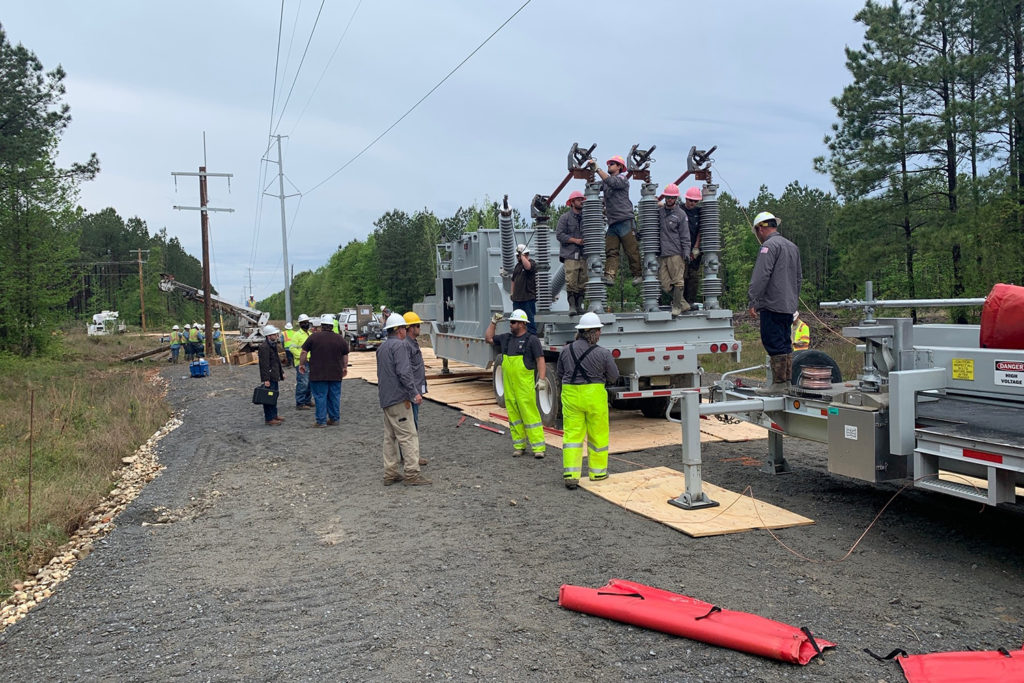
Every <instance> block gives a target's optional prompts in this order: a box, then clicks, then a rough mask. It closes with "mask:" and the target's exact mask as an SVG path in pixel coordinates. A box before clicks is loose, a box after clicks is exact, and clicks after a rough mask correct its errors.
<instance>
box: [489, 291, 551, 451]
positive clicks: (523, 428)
mask: <svg viewBox="0 0 1024 683" xmlns="http://www.w3.org/2000/svg"><path fill="white" fill-rule="evenodd" d="M503 317H504V316H503V315H502V314H501V313H495V314H494V316H493V317H491V324H490V325H488V326H487V331H486V332H485V333H484V339H485V340H486V341H487V343H488V344H494V345H495V346H496V347H498V349H499V350H500V351H501V376H502V379H503V381H504V385H505V410H506V411H508V427H509V432H511V434H512V447H513V448H514V449H515V450H514V451H513V452H512V456H513V457H518V456H521V455H526V446H527V444H529V446H530V450H532V451H533V457H535V458H543V457H544V451H545V449H546V446H545V444H544V425H543V423H542V422H541V421H540V411H539V410H537V393H536V392H537V391H547V388H548V381H547V379H545V377H546V372H547V367H546V366H545V365H544V350H543V349H542V348H541V346H540V340H539V339H537V337H536V335H532V334H530V333H529V332H528V331H527V329H526V326H527V325H528V324H529V321H530V318H529V317H528V316H527V315H526V311H524V310H522V309H519V308H517V309H516V310H514V311H512V315H510V316H509V317H508V321H509V327H510V328H511V329H512V332H510V333H508V332H507V333H505V334H499V335H497V336H495V334H494V330H495V327H496V326H497V324H498V322H499V321H500V320H501V319H502V318H503ZM534 371H536V373H537V377H539V378H540V379H537V380H536V381H535V380H534Z"/></svg>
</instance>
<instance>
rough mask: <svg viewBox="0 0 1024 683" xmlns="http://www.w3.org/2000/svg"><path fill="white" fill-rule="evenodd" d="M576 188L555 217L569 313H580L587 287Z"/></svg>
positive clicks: (580, 201) (580, 200)
mask: <svg viewBox="0 0 1024 683" xmlns="http://www.w3.org/2000/svg"><path fill="white" fill-rule="evenodd" d="M585 200H586V198H585V197H584V196H583V193H582V192H580V191H579V190H575V191H574V192H573V193H572V194H570V195H569V201H567V202H566V203H565V205H566V206H568V207H569V210H568V211H566V212H565V213H563V214H562V215H561V216H559V218H558V225H557V226H555V238H556V239H557V240H558V244H559V245H560V246H559V248H558V260H559V261H561V262H562V263H564V264H565V291H566V294H568V296H569V315H573V314H574V313H575V314H577V315H579V314H581V313H583V299H584V298H585V296H586V289H587V258H586V257H585V256H584V255H583V202H584V201H585Z"/></svg>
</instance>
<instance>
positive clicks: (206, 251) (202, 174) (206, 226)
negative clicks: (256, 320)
mask: <svg viewBox="0 0 1024 683" xmlns="http://www.w3.org/2000/svg"><path fill="white" fill-rule="evenodd" d="M203 157H204V162H203V163H204V164H205V163H206V162H205V157H206V137H205V135H204V137H203ZM171 175H172V176H174V179H175V186H177V179H178V176H198V177H199V206H175V207H174V208H175V209H177V210H179V211H200V212H201V213H202V220H201V226H202V230H203V293H204V294H206V295H207V296H206V297H205V301H204V303H203V325H204V328H203V329H204V336H205V337H206V341H205V345H206V355H207V356H213V334H212V332H213V316H212V315H211V314H210V296H209V295H210V217H209V216H208V215H207V213H208V212H210V211H227V212H229V213H233V212H234V209H216V208H214V207H212V206H207V205H206V179H207V177H209V176H214V177H217V178H228V179H229V180H228V189H229V190H230V189H231V180H230V178H231V177H232V174H231V173H207V172H206V166H205V165H204V166H200V167H199V172H198V173H190V172H186V171H172V172H171Z"/></svg>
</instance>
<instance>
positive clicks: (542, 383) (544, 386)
mask: <svg viewBox="0 0 1024 683" xmlns="http://www.w3.org/2000/svg"><path fill="white" fill-rule="evenodd" d="M547 390H548V381H547V380H546V379H544V378H543V377H541V378H540V379H539V380H537V391H547Z"/></svg>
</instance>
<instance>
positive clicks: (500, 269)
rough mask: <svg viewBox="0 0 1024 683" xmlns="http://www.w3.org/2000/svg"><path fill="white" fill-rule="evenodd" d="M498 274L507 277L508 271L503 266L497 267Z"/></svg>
mask: <svg viewBox="0 0 1024 683" xmlns="http://www.w3.org/2000/svg"><path fill="white" fill-rule="evenodd" d="M498 275H500V276H502V277H508V271H507V270H505V268H504V267H501V268H498Z"/></svg>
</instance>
